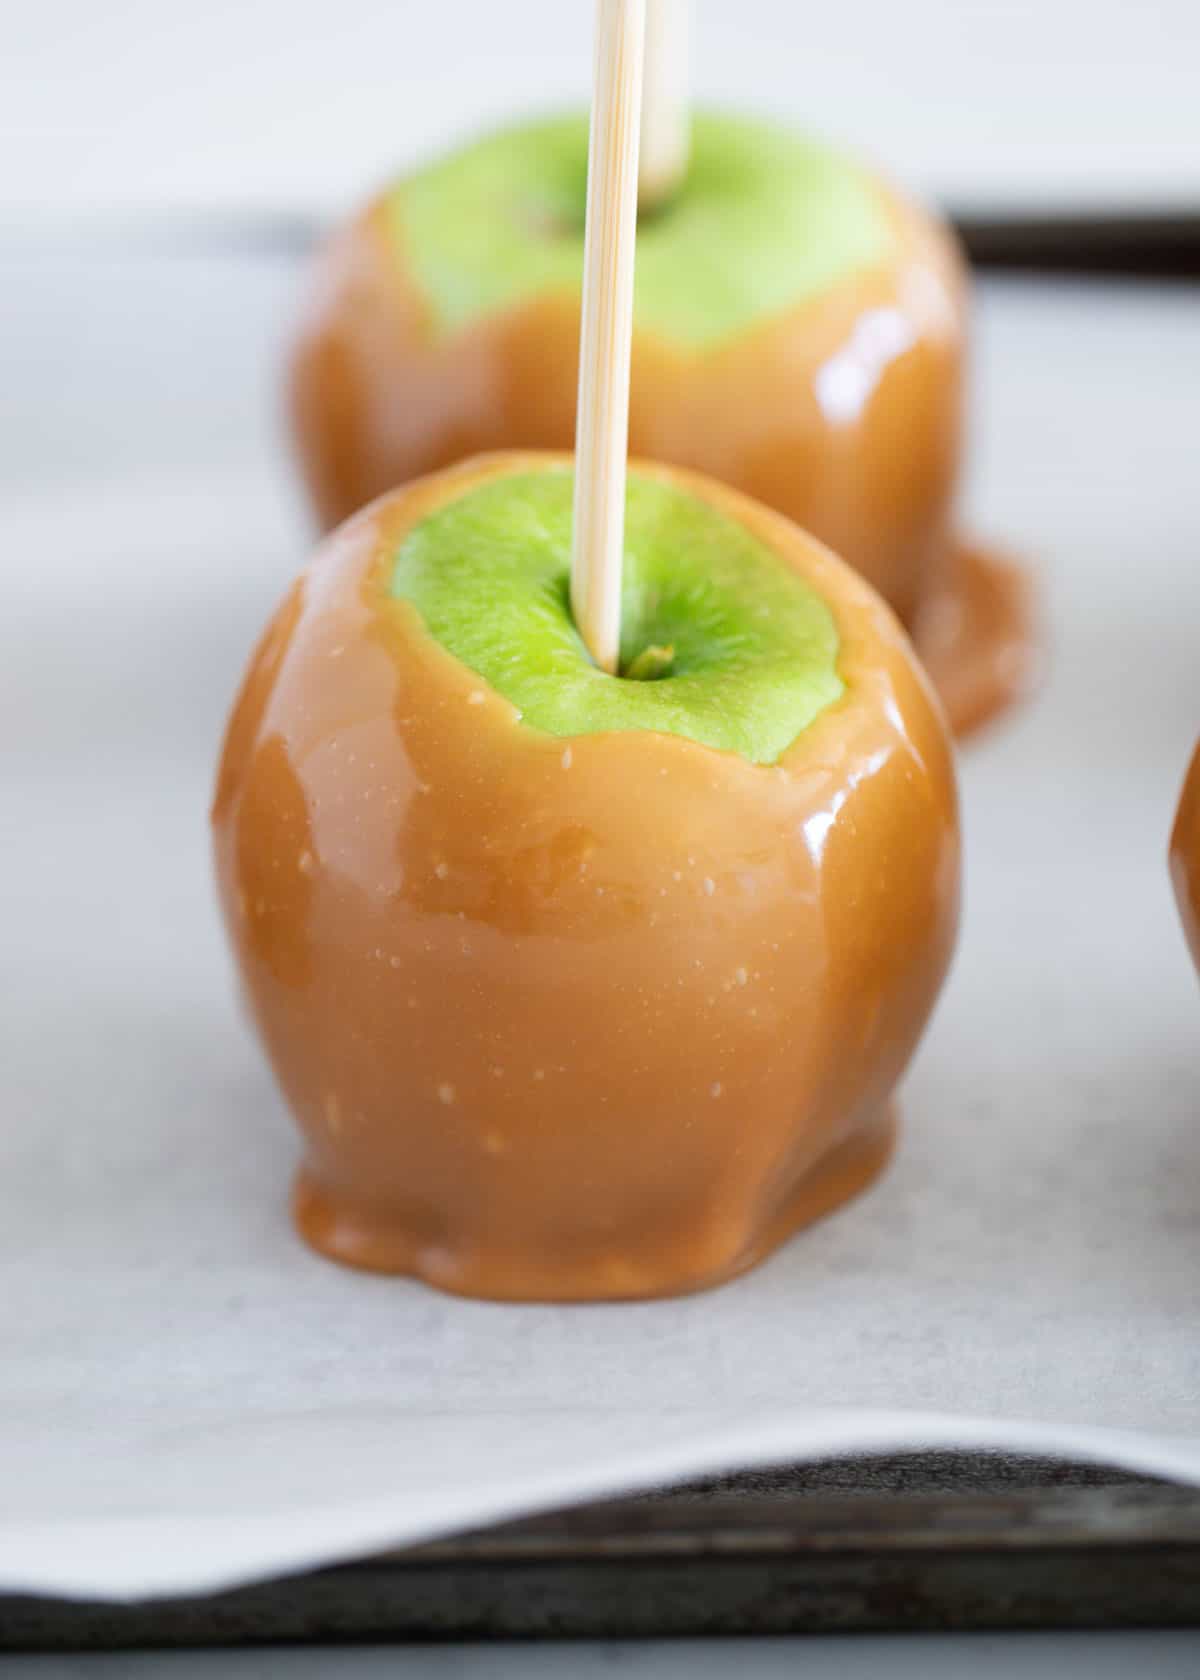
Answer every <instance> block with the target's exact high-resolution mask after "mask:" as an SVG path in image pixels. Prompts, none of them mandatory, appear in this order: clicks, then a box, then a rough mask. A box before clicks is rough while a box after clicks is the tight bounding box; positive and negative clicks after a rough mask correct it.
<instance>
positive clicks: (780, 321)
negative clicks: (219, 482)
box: [291, 119, 1032, 732]
mask: <svg viewBox="0 0 1200 1680" xmlns="http://www.w3.org/2000/svg"><path fill="white" fill-rule="evenodd" d="M697 120H698V122H699V121H700V120H701V119H697ZM734 128H735V130H736V131H737V132H738V133H740V132H741V131H742V130H743V129H745V130H747V131H751V132H754V125H751V124H748V123H744V122H743V123H739V124H736V125H734ZM698 132H699V133H701V134H702V133H703V131H702V130H699V129H698ZM768 132H769V131H768ZM829 167H830V168H834V167H837V168H838V169H840V170H842V172H843V173H844V174H847V175H849V174H853V175H854V176H855V178H856V190H858V191H859V192H861V193H862V194H863V195H864V197H865V199H866V200H868V201H869V203H868V205H867V206H866V208H867V209H869V213H870V215H871V216H873V217H874V218H875V220H876V222H877V224H878V238H877V239H876V240H875V242H874V244H871V242H870V241H868V242H867V243H865V244H864V246H863V250H864V253H867V252H869V254H864V256H863V258H862V260H861V261H860V262H858V263H857V264H854V263H851V264H850V266H849V268H848V269H846V271H845V272H842V271H839V272H838V274H837V277H836V278H835V279H834V280H832V281H830V282H829V283H827V284H819V285H815V286H809V287H807V288H806V289H805V290H804V291H803V293H802V295H799V296H798V297H797V299H796V301H794V302H792V303H790V304H787V305H786V306H781V307H776V308H774V309H770V310H767V311H765V312H764V313H761V314H760V315H756V316H753V317H752V318H750V319H749V320H747V321H741V320H739V324H738V325H737V327H736V330H731V331H730V332H728V333H727V334H725V335H720V334H718V335H716V336H707V337H703V338H688V337H687V336H686V335H679V334H675V333H673V332H672V331H671V330H670V328H669V327H668V326H667V325H665V324H664V320H663V313H664V312H663V311H662V310H661V309H660V310H659V311H657V312H653V311H650V310H649V309H645V310H641V311H640V312H639V314H638V315H637V316H636V318H635V339H634V352H633V373H632V399H631V411H630V449H631V451H632V452H633V453H634V454H637V455H640V456H644V457H648V458H651V459H655V460H662V461H666V462H670V463H675V464H678V465H681V466H685V467H689V468H693V469H695V470H697V471H700V472H704V473H708V474H711V475H712V476H713V477H715V478H718V479H721V480H722V481H724V482H726V483H728V484H731V485H733V486H734V487H735V488H737V489H740V490H742V491H745V492H746V493H747V494H749V495H751V496H754V497H756V498H758V499H759V500H761V501H764V502H766V503H767V504H768V505H769V506H771V507H774V508H777V509H778V510H780V511H781V512H783V513H785V514H787V515H788V516H789V517H790V518H792V519H794V520H795V521H796V522H797V523H798V524H800V525H802V526H803V527H804V528H805V529H807V530H809V531H811V532H812V533H813V534H814V535H815V536H817V537H818V538H819V539H820V540H821V541H823V542H825V543H827V544H828V545H829V546H830V547H831V548H833V549H834V550H835V552H837V553H838V554H839V555H840V556H841V557H842V558H844V559H845V560H847V561H849V562H850V564H852V565H853V566H855V567H856V568H857V569H858V570H859V571H860V572H861V573H862V574H863V575H864V576H865V577H866V578H867V579H868V580H869V581H870V582H871V583H872V584H873V585H874V586H875V587H876V588H877V589H878V590H879V591H880V592H881V593H882V594H883V595H884V596H885V597H886V599H887V600H888V601H889V602H890V604H891V605H892V607H893V608H894V609H895V610H896V612H897V613H898V614H899V615H900V617H901V619H902V620H903V621H904V623H905V624H906V626H907V627H908V628H909V630H910V632H911V633H912V634H913V636H914V637H915V639H916V641H917V644H918V647H919V649H920V651H921V653H922V656H923V657H924V658H925V660H926V663H927V665H928V667H929V669H930V671H931V674H932V675H933V677H934V681H935V684H936V686H937V687H938V689H939V691H940V692H941V694H942V696H943V701H944V703H945V704H946V706H947V710H948V712H949V714H950V717H951V721H952V724H953V725H954V727H955V728H956V729H958V730H960V731H961V732H966V731H967V730H969V729H971V728H974V727H975V726H977V725H978V724H980V723H982V722H984V721H986V720H987V719H988V718H989V717H990V716H991V715H992V714H993V713H994V712H996V711H997V710H998V709H1000V708H1002V707H1003V706H1004V705H1005V704H1006V703H1007V702H1009V701H1010V700H1011V699H1013V698H1014V697H1015V696H1016V695H1017V694H1019V693H1020V692H1022V691H1023V690H1024V688H1025V687H1026V686H1027V684H1028V682H1029V680H1030V675H1031V669H1032V649H1031V631H1030V621H1031V604H1030V598H1029V593H1028V589H1027V586H1026V584H1025V580H1024V577H1023V574H1022V573H1021V572H1020V570H1019V569H1018V568H1016V567H1015V566H1013V565H1012V564H1011V563H1010V562H1008V561H1005V560H1001V559H998V558H996V557H995V556H993V555H991V554H989V553H986V552H984V551H983V550H981V549H980V548H979V547H978V546H976V545H970V544H962V543H959V542H958V541H957V540H956V539H955V536H954V532H953V501H954V493H955V489H956V485H957V481H958V476H959V468H960V465H961V459H962V447H963V396H964V375H965V349H966V329H967V282H966V272H965V267H964V264H963V261H962V257H961V255H960V252H959V249H958V246H957V244H956V242H955V240H954V239H953V237H952V235H951V234H950V232H949V231H948V229H947V228H946V227H945V226H944V224H942V223H941V222H940V221H938V220H937V219H936V218H935V217H933V216H930V215H928V214H927V213H926V212H924V211H923V210H922V209H920V208H919V207H918V206H917V205H915V204H914V203H912V202H911V201H909V200H908V199H906V198H904V197H902V196H901V195H899V194H898V193H896V192H894V191H893V190H891V189H890V188H889V187H888V186H887V185H886V184H884V183H883V182H882V181H881V180H878V179H875V178H872V177H869V176H866V175H863V174H862V173H861V172H858V171H856V170H855V171H851V170H850V166H849V165H845V164H844V163H843V162H842V160H835V163H833V164H830V165H829ZM859 176H861V179H858V177H859ZM418 178H419V177H418ZM404 190H405V184H404V183H401V185H400V186H399V187H397V188H395V189H392V190H391V191H390V192H389V193H387V194H385V195H383V196H382V197H381V198H379V199H378V200H377V201H376V202H375V203H374V204H372V205H371V206H369V207H368V209H367V210H366V211H365V212H364V213H363V214H362V215H360V216H359V217H357V218H356V219H355V220H354V221H353V222H352V223H351V224H350V225H349V226H348V227H346V228H345V229H343V230H342V231H341V232H340V233H339V234H337V235H336V237H335V238H334V239H333V240H332V241H331V243H330V244H329V246H328V247H327V249H326V250H325V252H324V254H323V256H322V258H321V260H320V264H319V270H318V274H317V277H316V283H315V286H314V288H313V293H312V300H311V304H310V307H309V310H308V313H307V317H306V320H305V323H304V325H303V328H302V331H301V333H300V335H299V338H298V341H297V344H296V348H295V353H294V357H293V363H292V372H291V413H292V420H293V431H294V435H295V439H296V444H297V448H298V452H299V456H300V460H301V464H302V467H303V470H304V474H305V477H306V480H307V483H308V486H309V489H310V492H311V495H312V499H313V502H314V505H315V507H316V510H317V513H318V517H319V518H320V520H321V522H322V523H323V524H324V525H325V526H326V527H327V528H328V527H331V526H333V525H335V524H336V523H337V522H338V521H340V520H342V519H344V518H346V517H347V516H348V515H349V514H350V513H352V512H354V511H355V510H356V509H357V508H359V507H361V506H363V505H364V504H365V503H366V502H367V501H369V500H370V499H371V498H372V497H374V496H377V495H379V494H381V493H382V492H383V491H385V490H388V489H390V488H392V487H394V486H396V485H399V484H402V483H405V482H407V481H408V480H410V479H412V478H415V477H417V476H419V475H421V474H423V473H427V472H430V471H432V470H435V469H438V468H441V467H443V466H446V465H448V464H450V463H452V462H454V461H456V460H459V459H461V458H463V457H464V456H469V455H472V454H475V453H477V452H480V451H486V450H493V449H509V448H549V449H565V448H569V447H570V446H571V444H572V441H573V436H574V425H575V382H576V371H577V361H578V317H579V299H578V291H577V286H571V285H563V284H551V283H550V282H549V281H547V283H546V286H545V288H544V289H536V288H535V289H533V290H532V291H526V292H521V293H518V294H517V295H516V296H515V298H514V299H513V300H512V301H510V302H508V303H506V304H504V305H503V306H502V307H500V306H498V307H496V308H495V309H493V310H491V311H484V312H482V313H476V314H475V315H465V314H464V315H463V317H462V318H461V319H459V318H458V317H453V318H450V319H444V318H443V315H442V313H439V306H438V304H437V303H436V302H435V301H434V298H433V297H432V295H431V294H430V293H429V292H428V291H427V290H426V289H424V287H423V285H422V281H421V278H420V273H422V272H424V270H423V268H422V264H421V262H420V261H418V260H417V256H418V253H415V252H413V251H412V250H410V249H409V248H408V247H407V246H406V239H407V241H408V242H409V245H411V242H412V240H414V239H416V238H417V237H418V236H419V234H420V232H421V231H422V230H421V229H416V230H413V229H408V228H406V225H405V222H404V218H403V214H402V208H403V193H404ZM845 190H849V189H848V188H847V189H845ZM671 214H672V212H671V209H670V207H668V208H667V209H666V210H664V211H662V212H660V213H659V217H665V218H669V217H670V215H671ZM736 229H737V224H736V222H734V223H733V232H732V233H731V235H730V237H729V239H728V240H727V241H726V242H725V243H724V244H723V245H722V246H721V256H720V258H719V259H718V261H719V262H724V263H726V264H728V265H730V266H731V268H733V269H736V267H737V264H738V252H737V231H736ZM660 231H661V221H660V220H659V219H658V218H656V219H655V222H654V224H653V226H652V228H651V231H650V233H649V234H647V235H646V236H645V237H644V238H643V237H640V238H639V253H640V254H639V264H640V266H641V267H642V269H645V268H646V266H647V260H646V257H645V256H644V255H642V254H641V251H642V246H643V245H645V244H646V242H647V240H652V239H653V238H655V237H657V236H658V234H659V232H660ZM823 236H824V235H822V234H821V233H820V232H819V230H817V229H816V228H814V238H818V237H823ZM651 254H653V253H652V252H651ZM420 255H422V256H423V253H420ZM465 260H466V259H465V258H463V261H464V262H465ZM478 260H479V261H480V262H484V261H486V260H488V259H487V254H486V252H484V253H481V254H480V255H479V257H478ZM748 260H749V259H748ZM426 266H428V265H426ZM443 267H444V265H443ZM439 272H441V271H440V270H439ZM693 284H694V285H699V284H700V280H699V279H698V278H692V277H688V276H685V283H684V289H683V292H681V297H682V296H683V295H684V294H685V293H686V291H687V290H688V288H689V287H690V286H692V285H693ZM797 285H798V286H799V280H798V281H797ZM681 307H682V305H681Z"/></svg>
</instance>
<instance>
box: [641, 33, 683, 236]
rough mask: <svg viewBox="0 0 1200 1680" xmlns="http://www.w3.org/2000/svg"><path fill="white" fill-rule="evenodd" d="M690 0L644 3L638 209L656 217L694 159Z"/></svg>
mask: <svg viewBox="0 0 1200 1680" xmlns="http://www.w3.org/2000/svg"><path fill="white" fill-rule="evenodd" d="M690 13H691V0H646V64H645V69H644V71H643V74H642V137H641V158H640V163H639V167H638V210H639V211H640V212H641V213H642V214H643V215H646V214H650V215H653V214H654V213H655V212H656V211H659V210H661V209H663V207H664V206H665V205H667V204H669V203H670V201H671V200H672V199H673V198H674V196H675V194H676V192H677V191H678V190H679V188H680V186H681V185H682V183H683V179H684V176H685V175H686V174H687V170H688V163H689V162H690V160H691V150H692V125H691V108H690V100H689V98H688V33H689V24H690V22H691V17H690Z"/></svg>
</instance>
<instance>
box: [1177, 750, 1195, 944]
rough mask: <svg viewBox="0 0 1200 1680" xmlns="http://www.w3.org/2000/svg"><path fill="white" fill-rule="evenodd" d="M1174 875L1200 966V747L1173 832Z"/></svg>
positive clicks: (1188, 935)
mask: <svg viewBox="0 0 1200 1680" xmlns="http://www.w3.org/2000/svg"><path fill="white" fill-rule="evenodd" d="M1171 878H1172V880H1173V881H1174V883H1175V896H1176V898H1177V899H1178V900H1179V913H1180V915H1181V916H1182V917H1183V926H1184V931H1185V932H1186V934H1187V940H1188V944H1189V946H1190V947H1191V951H1192V956H1193V957H1194V958H1195V959H1196V966H1197V967H1198V968H1200V747H1197V749H1196V752H1195V756H1194V757H1193V759H1192V763H1191V767H1190V769H1189V770H1188V774H1187V780H1186V781H1185V783H1184V785H1183V795H1182V797H1181V799H1180V801H1179V811H1178V814H1177V815H1176V818H1175V830H1174V833H1173V834H1172V836H1171Z"/></svg>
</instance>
